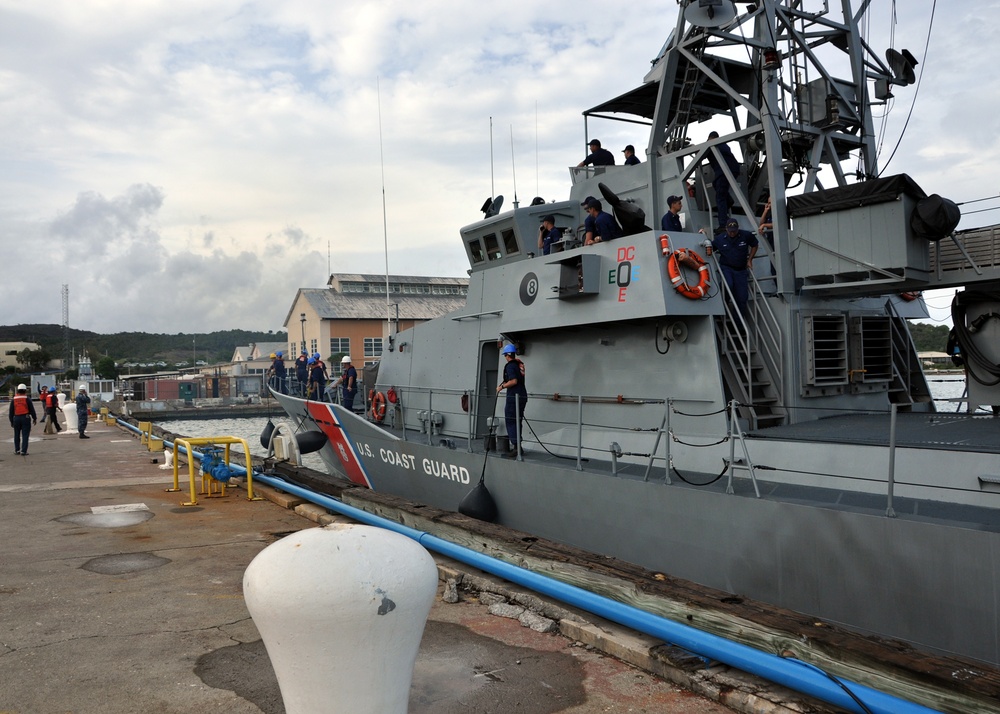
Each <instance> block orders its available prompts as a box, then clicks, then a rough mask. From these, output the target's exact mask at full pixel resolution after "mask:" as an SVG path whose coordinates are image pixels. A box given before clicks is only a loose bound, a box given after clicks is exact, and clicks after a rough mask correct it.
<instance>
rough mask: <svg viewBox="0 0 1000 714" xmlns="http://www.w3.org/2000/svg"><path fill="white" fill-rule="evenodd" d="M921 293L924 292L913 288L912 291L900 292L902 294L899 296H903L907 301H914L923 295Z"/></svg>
mask: <svg viewBox="0 0 1000 714" xmlns="http://www.w3.org/2000/svg"><path fill="white" fill-rule="evenodd" d="M921 294H922V293H921V292H920V291H919V290H911V291H909V292H905V293H900V294H899V297H901V298H903V299H904V300H906V302H913V301H914V300H916V299H917V298H918V297H920V296H921Z"/></svg>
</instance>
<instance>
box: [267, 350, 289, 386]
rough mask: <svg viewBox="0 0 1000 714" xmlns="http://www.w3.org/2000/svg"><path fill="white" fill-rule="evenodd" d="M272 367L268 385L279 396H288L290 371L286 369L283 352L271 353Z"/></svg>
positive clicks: (268, 371)
mask: <svg viewBox="0 0 1000 714" xmlns="http://www.w3.org/2000/svg"><path fill="white" fill-rule="evenodd" d="M271 360H272V362H271V367H270V368H269V369H268V370H267V374H268V380H267V383H268V384H269V385H271V386H272V387H273V388H274V389H276V390H277V391H278V393H279V394H288V370H287V369H286V368H285V357H284V353H283V352H281V351H278V352H272V353H271Z"/></svg>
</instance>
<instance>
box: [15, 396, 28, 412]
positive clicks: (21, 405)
mask: <svg viewBox="0 0 1000 714" xmlns="http://www.w3.org/2000/svg"><path fill="white" fill-rule="evenodd" d="M13 402H14V416H27V415H28V414H30V413H31V407H30V406H29V405H28V395H26V394H15V395H14V399H13Z"/></svg>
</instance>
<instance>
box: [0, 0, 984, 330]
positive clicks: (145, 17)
mask: <svg viewBox="0 0 1000 714" xmlns="http://www.w3.org/2000/svg"><path fill="white" fill-rule="evenodd" d="M815 4H816V5H817V6H819V5H820V3H819V2H818V0H817V2H816V3H815ZM931 4H932V0H908V1H907V2H905V3H900V4H899V7H898V10H897V13H896V20H897V21H896V24H895V25H894V27H890V21H889V18H890V12H889V6H890V3H889V2H888V0H875V5H876V6H879V5H881V6H882V8H881V10H880V12H878V13H875V14H873V23H872V27H871V36H872V38H873V42H874V41H875V38H876V37H878V38H884V39H880V40H879V41H880V42H881V46H883V47H884V46H888V37H889V33H890V31H892V32H893V33H894V41H893V43H894V45H895V46H896V47H906V48H908V49H910V50H911V51H912V52H913V54H915V55H916V56H917V57H918V58H919V59H921V60H924V43H925V41H926V37H927V32H928V20H929V17H930V14H931V13H930V10H931ZM944 5H945V6H946V7H944V9H942V8H939V9H938V12H937V15H936V18H935V23H934V28H933V33H932V35H931V42H930V49H929V51H928V56H927V61H926V62H922V63H921V65H920V66H919V67H918V68H917V69H918V72H919V71H920V70H926V71H925V72H924V74H923V77H922V83H921V85H920V89H919V93H917V92H916V91H915V88H914V87H912V86H911V87H909V88H898V89H897V90H896V92H895V93H896V97H897V99H896V100H895V102H894V104H893V106H892V107H891V111H890V115H889V117H888V122H887V129H886V133H885V147H886V149H885V152H884V156H888V154H889V153H890V151H891V148H892V147H893V146H895V144H896V141H897V139H898V137H899V136H900V133H901V132H902V130H903V125H904V123H905V122H906V118H907V113H908V112H909V110H910V105H911V103H912V101H913V99H914V97H915V96H916V106H915V109H914V111H913V114H912V117H911V118H910V120H909V124H908V127H907V129H906V133H905V135H904V138H903V141H902V144H901V145H900V147H899V149H898V151H897V152H896V155H895V158H893V160H892V163H891V165H890V167H889V171H888V172H889V173H895V172H901V171H906V172H908V173H910V174H911V175H912V176H913V177H914V178H915V179H916V180H917V181H918V183H920V184H921V185H922V186H923V187H924V188H925V190H927V191H928V192H929V193H932V192H937V193H941V194H942V195H946V196H948V197H950V198H952V199H953V200H956V201H968V200H973V199H979V198H983V197H985V196H988V195H994V196H995V195H997V193H998V191H1000V186H998V185H997V184H998V180H997V178H996V177H997V173H998V172H997V167H998V166H1000V131H997V127H998V120H997V118H996V117H997V116H998V104H1000V92H997V91H996V85H997V82H996V79H995V76H994V75H995V71H994V69H993V68H995V67H996V66H998V64H1000V48H998V43H997V42H996V38H995V37H993V36H992V21H991V19H992V18H996V17H997V16H998V15H997V12H998V10H1000V2H996V1H986V0H963V2H961V3H955V2H951V3H945V4H944ZM677 11H678V8H677V4H676V2H674V1H673V0H633V1H632V2H629V3H627V4H626V3H622V4H618V3H614V4H609V3H608V2H606V1H602V2H597V1H595V0H573V1H572V2H571V1H569V0H550V1H549V2H545V3H539V2H536V1H535V0H532V1H530V2H529V1H526V0H508V1H507V2H505V3H503V4H482V3H474V2H469V1H466V2H461V1H459V0H422V1H421V2H399V1H397V0H379V1H377V2H372V1H368V0H356V1H355V2H353V3H350V4H348V3H331V2H329V1H328V0H282V1H281V2H273V1H271V2H252V1H247V0H213V1H212V2H203V1H198V2H193V1H190V0H166V1H163V2H159V1H156V0H127V1H126V0H45V1H44V2H28V1H27V0H0V254H2V256H3V257H4V259H5V262H6V265H5V267H6V270H5V275H4V277H3V279H0V324H17V323H34V322H40V323H56V324H58V323H60V322H61V321H62V300H61V285H62V284H64V283H65V284H68V285H69V291H70V293H69V294H70V310H69V314H70V325H71V326H73V327H75V328H79V329H86V330H94V331H97V332H119V331H131V330H141V331H147V332H167V333H173V332H182V331H183V332H204V331H212V330H220V329H230V328H242V329H261V330H268V329H274V330H279V329H281V328H282V323H283V321H284V318H285V315H286V313H287V312H288V310H289V308H290V306H291V301H292V299H293V297H294V295H295V291H296V290H297V289H298V288H300V287H320V286H322V285H324V284H325V281H326V278H327V276H328V274H329V271H330V270H332V271H333V272H373V273H383V272H384V271H385V269H386V258H385V253H384V250H383V246H384V242H385V241H387V242H388V246H389V257H388V269H389V271H390V272H393V273H401V274H417V275H419V274H426V275H447V276H461V275H464V274H465V270H466V268H467V267H468V266H467V264H466V260H465V257H464V252H463V250H462V249H461V245H460V243H459V241H458V228H459V227H460V226H461V225H464V224H466V223H470V222H472V221H475V220H478V219H479V218H481V214H480V213H479V207H480V206H481V205H482V203H483V201H484V200H485V199H486V198H487V197H488V196H490V195H491V193H492V192H493V189H492V188H491V186H492V185H495V187H496V188H495V192H496V193H498V194H504V195H505V196H506V197H507V201H508V205H509V202H510V201H511V200H512V198H513V196H514V194H515V192H516V194H517V197H518V198H519V199H520V200H521V201H523V202H527V201H530V199H531V197H532V196H534V195H541V196H544V197H545V198H546V199H548V200H553V199H563V198H565V197H566V196H567V195H568V172H567V167H568V166H570V165H573V164H576V163H577V162H578V161H579V160H580V159H581V158H582V157H583V153H584V147H583V141H584V130H583V121H582V117H581V112H582V111H583V110H584V109H586V108H588V107H590V106H593V105H594V104H597V103H599V102H600V101H603V100H605V99H608V98H610V97H612V96H615V95H617V94H620V93H622V92H624V91H626V90H628V89H631V88H632V87H634V86H637V85H638V84H639V83H640V82H641V80H642V77H643V75H644V73H645V72H646V70H647V69H648V68H649V62H650V60H651V59H653V58H654V57H655V55H656V54H657V52H658V51H659V49H660V47H661V46H662V44H663V42H664V41H665V39H666V37H667V35H668V33H669V32H670V30H671V29H672V28H673V26H674V23H675V18H676V14H677ZM988 20H990V21H988ZM877 46H878V45H877ZM491 118H492V142H491ZM591 135H592V136H598V137H600V138H601V139H602V140H603V141H604V143H605V146H607V147H608V148H611V149H612V150H613V151H615V152H616V154H617V155H618V156H620V150H621V148H622V146H624V145H625V144H626V143H633V144H635V145H636V146H637V147H640V153H642V149H641V147H642V146H643V145H644V144H645V142H646V136H645V131H644V130H643V127H641V126H638V125H632V124H622V123H604V124H601V123H600V122H594V123H592V124H591ZM380 157H384V159H383V160H382V161H381V162H380ZM882 163H883V164H884V163H885V160H884V158H883V160H882ZM515 179H516V180H515ZM383 196H384V206H385V219H384V221H383ZM997 205H1000V201H994V202H982V203H977V204H973V205H970V206H967V207H966V208H967V209H968V210H975V209H981V208H988V207H992V206H997ZM990 223H1000V215H998V213H997V212H996V211H991V212H984V213H977V214H971V215H967V216H966V217H965V218H964V220H963V224H962V227H974V226H978V225H986V224H990ZM948 302H949V298H948V296H934V297H932V298H931V304H932V306H935V305H937V304H940V307H941V308H945V307H946V306H947V304H948ZM941 312H942V311H938V312H937V314H941Z"/></svg>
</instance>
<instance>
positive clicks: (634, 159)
mask: <svg viewBox="0 0 1000 714" xmlns="http://www.w3.org/2000/svg"><path fill="white" fill-rule="evenodd" d="M622 153H623V154H625V165H626V166H636V165H638V164H641V163H642V162H641V161H639V157H638V156H636V155H635V147H634V146H632V145H631V144H629V145H628V146H626V147H625V148H624V149H622Z"/></svg>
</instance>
